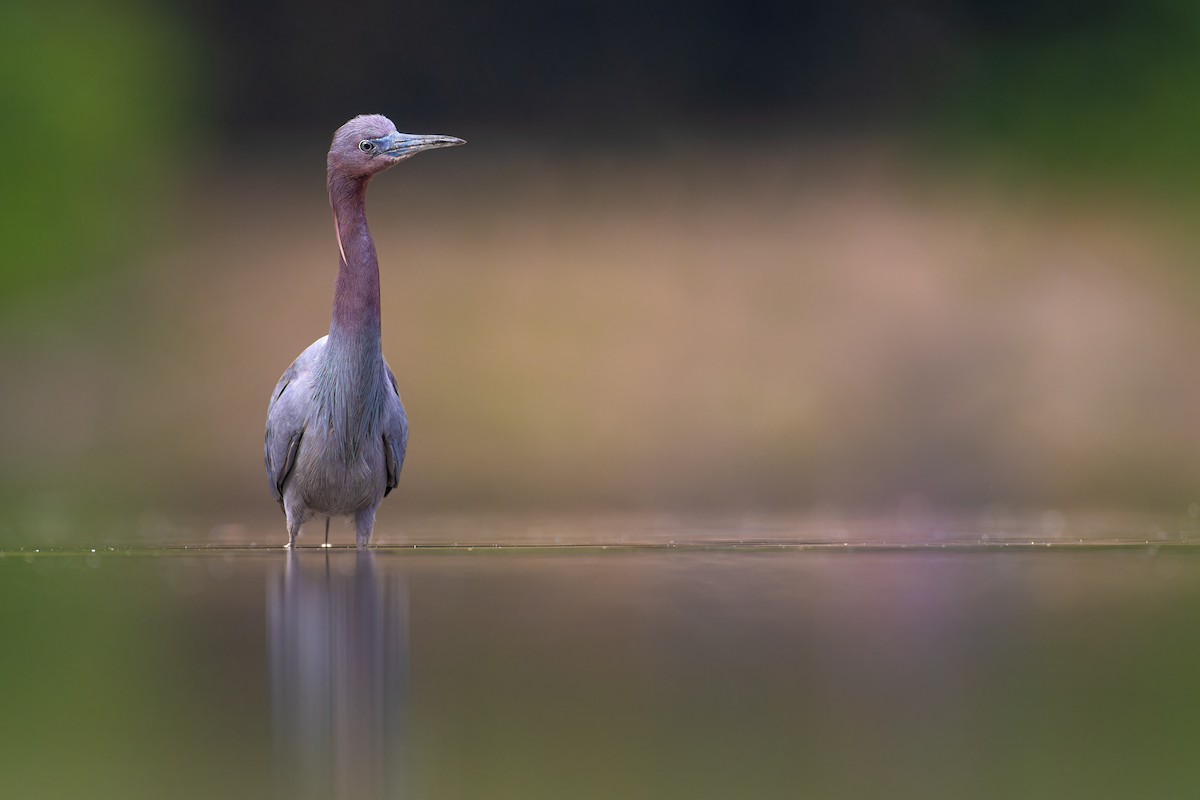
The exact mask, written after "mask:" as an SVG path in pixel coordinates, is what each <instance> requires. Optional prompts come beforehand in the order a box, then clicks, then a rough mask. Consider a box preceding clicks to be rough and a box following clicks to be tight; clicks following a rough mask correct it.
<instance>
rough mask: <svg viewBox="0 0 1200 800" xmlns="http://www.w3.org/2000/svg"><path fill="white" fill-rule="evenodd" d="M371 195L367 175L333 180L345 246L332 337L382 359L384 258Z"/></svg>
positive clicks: (341, 240) (338, 225)
mask: <svg viewBox="0 0 1200 800" xmlns="http://www.w3.org/2000/svg"><path fill="white" fill-rule="evenodd" d="M366 193H367V181H366V180H365V179H361V178H331V179H330V181H329V202H330V204H331V205H332V206H333V216H334V221H335V223H336V230H337V234H338V244H339V254H338V258H339V263H338V275H337V285H336V287H335V288H334V292H333V320H332V322H331V323H330V326H329V340H330V344H335V343H336V344H337V345H339V346H349V347H350V348H351V349H353V350H356V351H358V354H359V355H361V356H364V357H368V358H369V357H372V356H374V357H376V358H382V357H383V353H382V349H381V344H380V330H379V257H378V256H377V255H376V254H375V242H374V241H372V240H371V231H370V230H369V229H368V228H367V211H366V203H365V200H366ZM339 349H340V348H339Z"/></svg>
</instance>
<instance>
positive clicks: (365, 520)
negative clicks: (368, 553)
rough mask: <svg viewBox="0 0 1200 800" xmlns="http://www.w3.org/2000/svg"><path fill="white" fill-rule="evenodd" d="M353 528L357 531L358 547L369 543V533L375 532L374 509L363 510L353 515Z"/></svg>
mask: <svg viewBox="0 0 1200 800" xmlns="http://www.w3.org/2000/svg"><path fill="white" fill-rule="evenodd" d="M354 527H355V528H356V529H357V531H358V546H359V547H366V546H367V545H368V544H370V543H371V532H372V531H374V530H375V509H373V508H364V509H363V510H362V511H359V512H358V513H357V514H355V515H354Z"/></svg>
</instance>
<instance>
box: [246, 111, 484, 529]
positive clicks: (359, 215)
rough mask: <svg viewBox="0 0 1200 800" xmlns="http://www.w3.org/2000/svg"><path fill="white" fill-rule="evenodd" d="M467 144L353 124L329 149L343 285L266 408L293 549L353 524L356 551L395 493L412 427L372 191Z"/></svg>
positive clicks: (369, 122)
mask: <svg viewBox="0 0 1200 800" xmlns="http://www.w3.org/2000/svg"><path fill="white" fill-rule="evenodd" d="M459 144H464V142H463V140H462V139H456V138H455V137H453V136H414V135H412V134H407V133H398V132H397V131H396V126H395V125H393V124H392V122H391V120H389V119H388V118H387V117H382V116H379V115H377V114H368V115H365V116H360V117H355V118H354V119H352V120H350V121H349V122H347V123H346V124H345V125H343V126H342V127H340V128H338V130H337V132H336V133H334V135H333V144H332V145H330V148H329V159H328V184H329V203H330V205H331V206H333V224H334V232H335V234H336V235H337V242H338V252H339V254H340V260H339V262H338V274H337V285H336V287H335V289H334V292H333V320H332V322H331V323H330V325H329V335H328V336H322V337H321V338H320V339H317V341H315V342H313V343H312V344H311V345H309V347H308V349H307V350H305V351H304V352H303V353H301V354H300V357H299V358H297V359H296V360H295V361H293V362H292V365H291V366H290V367H288V368H287V370H286V371H285V372H284V373H283V377H281V378H280V379H279V383H278V385H276V387H275V392H274V393H273V394H272V395H271V402H270V404H269V405H268V407H267V433H266V462H267V478H268V480H269V482H270V485H271V493H272V494H273V495H274V496H275V500H276V502H278V503H279V505H280V506H281V507H282V508H283V512H284V514H285V515H286V517H287V529H288V547H291V546H293V545H294V544H295V543H296V535H297V534H298V533H299V532H300V526H301V525H303V524H304V522H305V521H307V520H309V519H312V518H314V517H322V516H323V517H325V543H326V544H328V543H329V518H330V517H337V516H353V517H354V523H355V527H356V529H357V541H358V546H359V547H366V546H367V544H368V543H369V542H370V541H371V531H372V530H373V529H374V527H375V511H376V509H378V508H379V504H380V503H381V502H382V501H383V498H384V497H385V496H386V495H387V494H388V493H389V492H390V491H391V490H392V489H394V488H395V487H396V482H397V481H398V480H399V478H400V468H401V466H402V465H403V464H404V453H405V450H406V449H407V447H408V418H407V417H406V415H405V413H404V406H403V405H402V404H401V403H400V392H399V390H398V389H397V388H396V376H395V375H394V374H393V373H392V370H391V368H390V367H389V366H388V365H387V362H386V361H385V360H384V358H383V346H382V342H381V339H380V316H379V259H378V258H377V257H376V255H375V243H374V242H373V241H372V240H371V232H370V231H369V230H368V229H367V215H366V207H365V203H364V201H365V197H366V192H367V183H368V182H370V180H371V178H372V177H374V176H375V175H377V174H378V173H380V172H383V171H384V170H385V169H387V168H389V167H391V166H394V165H396V164H398V163H400V162H401V161H403V160H404V159H406V158H409V157H411V156H414V155H416V154H417V153H419V152H421V151H422V150H431V149H433V148H435V147H453V146H455V145H459Z"/></svg>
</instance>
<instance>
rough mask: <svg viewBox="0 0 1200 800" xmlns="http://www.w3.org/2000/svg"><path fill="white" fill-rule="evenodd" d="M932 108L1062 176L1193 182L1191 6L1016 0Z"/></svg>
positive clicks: (988, 18) (964, 141)
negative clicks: (1018, 0) (1026, 1)
mask: <svg viewBox="0 0 1200 800" xmlns="http://www.w3.org/2000/svg"><path fill="white" fill-rule="evenodd" d="M980 16H982V17H984V19H982V20H981V21H982V27H983V28H984V29H986V30H987V31H988V33H987V34H986V35H985V36H984V37H983V39H982V41H981V42H980V44H979V46H978V47H977V49H974V50H973V51H972V53H971V54H970V55H969V56H968V57H966V58H965V59H964V62H965V63H964V65H963V67H962V68H961V69H960V71H959V73H958V74H957V75H956V76H954V78H953V79H952V80H951V81H950V89H949V92H948V93H947V94H946V95H944V96H943V97H942V103H941V104H940V107H939V108H940V113H941V122H942V123H943V128H942V130H944V131H949V132H951V134H952V136H951V139H952V140H956V141H958V142H959V143H960V144H961V145H963V146H964V147H966V148H968V149H974V148H976V147H979V146H982V147H984V148H985V149H991V150H993V151H998V152H1000V153H1004V154H1008V155H1011V156H1015V157H1017V158H1018V159H1032V161H1033V162H1034V163H1035V164H1037V165H1038V166H1039V167H1041V168H1047V169H1049V170H1050V171H1052V172H1055V173H1059V174H1066V175H1068V176H1076V177H1085V178H1086V177H1089V176H1092V175H1095V176H1098V177H1101V178H1102V179H1106V180H1107V179H1112V178H1116V179H1118V180H1129V181H1133V182H1138V183H1148V184H1151V185H1154V186H1157V187H1158V188H1165V189H1177V188H1181V187H1193V188H1192V189H1191V191H1194V187H1195V186H1196V185H1200V147H1197V144H1196V143H1197V142H1198V141H1200V97H1198V96H1197V89H1196V87H1197V86H1198V85H1200V4H1196V3H1191V2H1180V1H1179V0H1149V1H1148V2H1144V3H1102V4H1083V3H1066V4H1063V3H1058V4H1049V5H1048V6H1047V5H1040V4H1029V5H1024V4H1017V5H1016V6H1007V7H1004V9H1003V10H1000V8H999V7H997V8H996V9H992V10H991V11H990V12H986V13H983V12H981V13H980Z"/></svg>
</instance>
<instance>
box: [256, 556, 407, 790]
mask: <svg viewBox="0 0 1200 800" xmlns="http://www.w3.org/2000/svg"><path fill="white" fill-rule="evenodd" d="M286 559H287V560H286V563H285V565H284V568H283V570H282V574H281V575H280V574H276V576H275V579H274V580H273V582H272V585H271V586H270V587H269V592H268V598H267V605H268V609H267V611H268V616H267V624H268V632H267V634H268V637H269V641H270V648H269V649H270V670H271V717H272V726H273V736H274V742H275V753H276V773H277V774H276V786H277V788H278V791H279V796H281V797H285V796H286V797H288V798H364V799H365V800H371V799H372V798H382V797H388V798H395V797H401V796H403V795H404V783H405V772H406V770H405V752H406V748H405V742H404V734H405V731H404V720H405V716H406V713H405V710H406V706H407V699H408V592H407V588H406V586H405V584H404V583H403V581H402V579H401V578H400V577H399V576H396V575H390V576H389V575H386V574H385V575H383V576H382V577H381V576H380V573H379V570H378V569H377V567H376V564H375V557H374V554H373V553H371V552H369V551H365V550H360V551H357V552H354V553H346V552H338V553H329V552H323V553H298V552H296V551H295V550H292V551H290V552H288V553H287V556H286Z"/></svg>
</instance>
